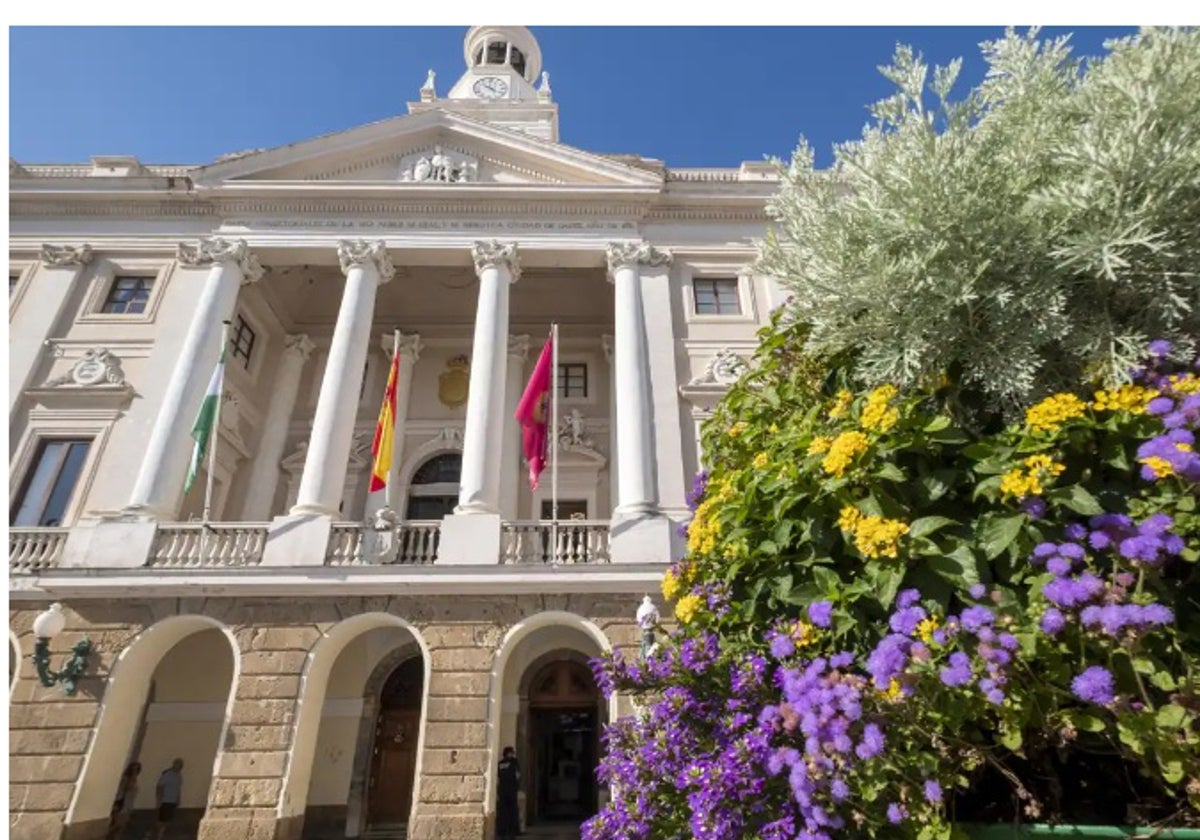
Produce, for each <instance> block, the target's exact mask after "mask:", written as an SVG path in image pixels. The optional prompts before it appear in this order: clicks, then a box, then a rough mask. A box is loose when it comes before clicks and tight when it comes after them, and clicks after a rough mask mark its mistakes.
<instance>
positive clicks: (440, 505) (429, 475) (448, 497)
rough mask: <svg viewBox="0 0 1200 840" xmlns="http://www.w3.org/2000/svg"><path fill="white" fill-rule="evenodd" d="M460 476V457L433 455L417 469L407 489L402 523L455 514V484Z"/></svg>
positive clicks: (446, 454)
mask: <svg viewBox="0 0 1200 840" xmlns="http://www.w3.org/2000/svg"><path fill="white" fill-rule="evenodd" d="M461 474H462V453H461V452H447V453H445V454H443V455H435V456H434V457H432V458H430V459H429V460H428V461H426V462H425V463H424V464H422V465H421V466H420V467H418V468H417V471H416V472H415V473H414V474H413V477H412V487H411V488H409V494H408V508H407V510H406V512H405V519H408V520H409V521H420V520H423V519H441V518H442V517H443V516H446V515H447V514H450V513H454V508H455V506H456V505H457V504H458V481H459V476H460V475H461Z"/></svg>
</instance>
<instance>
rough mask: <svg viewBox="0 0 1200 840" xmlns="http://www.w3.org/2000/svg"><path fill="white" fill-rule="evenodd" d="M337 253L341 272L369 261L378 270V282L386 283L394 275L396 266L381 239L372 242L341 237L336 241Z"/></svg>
mask: <svg viewBox="0 0 1200 840" xmlns="http://www.w3.org/2000/svg"><path fill="white" fill-rule="evenodd" d="M337 253H338V262H339V263H340V264H341V266H342V273H343V274H345V273H347V272H349V271H350V269H351V267H353V266H356V265H367V264H368V263H370V264H371V265H373V266H375V269H376V271H378V272H379V282H380V283H386V282H387V281H389V280H391V279H392V278H393V277H395V276H396V266H395V265H393V264H392V258H391V256H389V255H388V251H387V246H386V245H384V244H383V240H382V239H377V240H375V241H374V242H368V241H367V240H365V239H343V240H341V241H340V242H338V247H337Z"/></svg>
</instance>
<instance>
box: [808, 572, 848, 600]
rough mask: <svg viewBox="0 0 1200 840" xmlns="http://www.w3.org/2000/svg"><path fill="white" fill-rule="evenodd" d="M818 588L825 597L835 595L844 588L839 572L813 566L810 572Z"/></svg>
mask: <svg viewBox="0 0 1200 840" xmlns="http://www.w3.org/2000/svg"><path fill="white" fill-rule="evenodd" d="M810 571H811V573H812V576H813V580H814V581H815V582H816V584H817V588H818V589H819V590H820V591H821V593H822V594H823V595H833V594H836V593H837V592H838V590H840V589H841V588H842V579H841V578H840V577H838V574H837V572H835V571H833V570H832V569H829V568H827V567H825V566H813V567H812V569H811V570H810Z"/></svg>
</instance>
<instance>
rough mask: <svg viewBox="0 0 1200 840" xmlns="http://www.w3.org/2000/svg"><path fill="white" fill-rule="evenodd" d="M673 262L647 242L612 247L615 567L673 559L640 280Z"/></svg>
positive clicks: (613, 523)
mask: <svg viewBox="0 0 1200 840" xmlns="http://www.w3.org/2000/svg"><path fill="white" fill-rule="evenodd" d="M670 259H671V257H670V255H669V254H667V253H665V252H663V251H659V250H657V249H655V248H653V247H651V246H650V245H649V244H648V243H645V242H622V243H612V244H610V245H609V246H608V270H609V275H610V277H611V279H612V282H613V285H614V286H615V287H616V289H615V294H616V318H615V321H616V323H615V333H616V335H615V336H614V341H613V356H614V360H613V368H614V371H613V377H614V385H615V389H616V390H615V393H614V394H613V397H614V402H615V404H616V413H617V449H618V450H619V451H620V455H621V460H620V463H619V465H618V469H617V507H616V509H615V510H614V511H613V518H612V558H613V562H617V563H645V562H658V563H664V562H669V561H670V559H671V556H670V554H671V533H670V530H671V529H670V522H669V520H668V519H667V518H666V517H665V516H663V515H662V513H661V511H660V510H659V506H658V488H657V484H656V471H655V446H654V419H655V418H654V400H653V395H652V394H651V389H650V384H651V383H650V353H649V343H648V339H647V336H646V330H647V325H646V313H645V309H644V307H643V305H642V290H641V276H640V275H641V268H642V266H661V265H666V264H667V263H668V262H670ZM666 317H668V318H669V317H670V314H669V313H666Z"/></svg>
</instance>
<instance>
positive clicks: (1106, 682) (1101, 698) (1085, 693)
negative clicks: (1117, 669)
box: [1071, 665, 1114, 706]
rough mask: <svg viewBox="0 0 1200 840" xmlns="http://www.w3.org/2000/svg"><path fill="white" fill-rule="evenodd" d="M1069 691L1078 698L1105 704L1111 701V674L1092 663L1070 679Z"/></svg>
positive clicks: (1112, 694) (1112, 693)
mask: <svg viewBox="0 0 1200 840" xmlns="http://www.w3.org/2000/svg"><path fill="white" fill-rule="evenodd" d="M1071 692H1072V693H1073V694H1074V695H1075V696H1076V697H1078V698H1079V699H1080V700H1084V701H1086V702H1088V703H1096V704H1097V705H1101V706H1107V705H1108V704H1110V703H1112V701H1113V696H1114V692H1113V675H1112V674H1111V673H1109V672H1108V671H1107V670H1105V669H1104V668H1101V667H1100V666H1099V665H1093V666H1092V667H1091V668H1088V669H1087V670H1086V671H1084V672H1083V673H1082V674H1080V675H1079V676H1077V677H1076V678H1075V679H1074V680H1072V681H1071Z"/></svg>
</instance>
